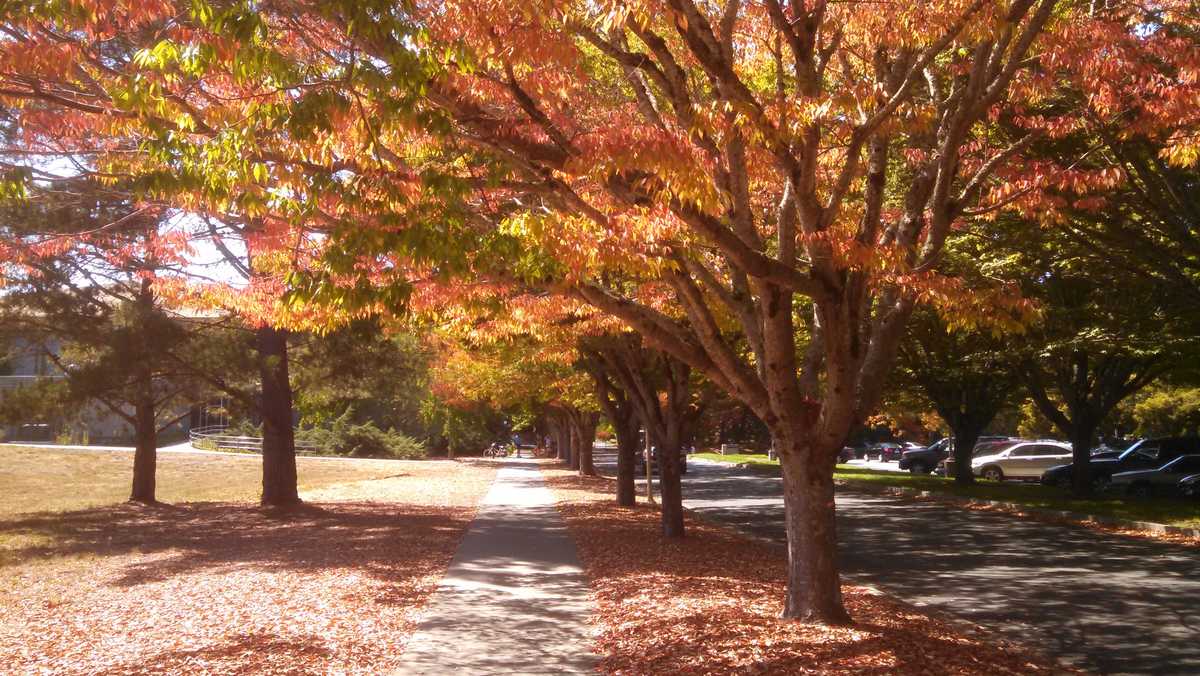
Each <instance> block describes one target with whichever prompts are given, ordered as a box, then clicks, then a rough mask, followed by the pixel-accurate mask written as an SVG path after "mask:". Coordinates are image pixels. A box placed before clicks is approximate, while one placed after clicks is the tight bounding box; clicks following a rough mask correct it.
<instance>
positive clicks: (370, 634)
mask: <svg viewBox="0 0 1200 676" xmlns="http://www.w3.org/2000/svg"><path fill="white" fill-rule="evenodd" d="M131 462H132V456H131V454H130V453H90V452H77V453H74V452H64V451H50V450H46V449H13V448H3V449H0V487H3V490H4V491H5V495H4V498H2V499H0V505H3V513H0V664H3V665H4V668H3V669H0V671H4V672H12V673H71V674H77V673H151V674H155V673H260V674H261V673H280V674H282V673H288V674H293V673H296V674H326V673H377V672H391V671H394V670H395V669H397V668H398V667H399V666H400V665H401V663H402V659H403V658H402V653H403V650H404V647H405V645H406V643H407V641H408V638H409V636H410V635H411V633H412V631H413V629H414V628H415V626H416V620H417V613H418V612H419V611H420V608H421V607H422V606H423V604H424V603H425V601H426V599H427V598H428V597H429V595H430V593H431V592H432V591H433V589H434V588H435V587H436V585H437V582H438V580H439V579H440V578H441V577H442V575H443V574H444V572H445V569H446V566H447V565H448V564H449V562H450V558H451V557H452V556H453V553H454V551H455V549H456V548H457V546H458V542H459V540H460V538H461V536H462V533H463V531H464V530H465V528H466V526H467V525H468V524H469V523H470V521H471V519H472V518H473V516H474V513H475V508H476V505H477V504H478V501H479V499H480V498H481V497H482V496H483V495H484V493H485V492H486V491H487V489H488V487H489V486H490V484H491V481H492V478H493V476H494V469H493V467H492V466H490V465H487V464H486V463H469V462H450V461H422V462H412V461H387V460H350V461H328V460H317V459H304V458H302V459H301V460H300V463H299V474H300V477H301V486H302V490H301V494H302V496H303V497H304V499H305V501H306V504H305V505H303V506H301V507H298V508H293V509H286V510H279V509H262V508H260V507H258V505H257V500H258V489H259V482H260V481H261V476H260V467H261V465H260V461H259V459H257V458H254V457H245V458H242V457H228V456H215V455H196V454H186V455H183V454H180V455H176V454H161V455H160V456H159V463H160V464H159V482H160V483H159V485H160V487H161V488H160V495H161V497H162V499H164V500H167V501H171V502H172V503H173V504H170V505H163V506H154V507H144V506H138V505H131V504H127V503H125V502H124V499H125V496H126V494H127V491H128V486H127V482H128V480H129V471H130V463H131ZM18 512H20V513H18Z"/></svg>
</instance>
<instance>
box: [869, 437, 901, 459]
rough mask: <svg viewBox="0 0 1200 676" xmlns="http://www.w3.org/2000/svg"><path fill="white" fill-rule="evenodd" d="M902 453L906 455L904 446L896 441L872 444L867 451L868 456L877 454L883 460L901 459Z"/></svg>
mask: <svg viewBox="0 0 1200 676" xmlns="http://www.w3.org/2000/svg"><path fill="white" fill-rule="evenodd" d="M902 455H904V447H903V446H901V445H900V444H898V443H896V442H894V441H881V442H879V443H877V444H871V448H870V449H869V450H868V451H867V457H868V458H870V457H871V456H875V457H877V458H879V459H880V460H881V461H883V462H891V461H893V460H899V459H900V457H901V456H902Z"/></svg>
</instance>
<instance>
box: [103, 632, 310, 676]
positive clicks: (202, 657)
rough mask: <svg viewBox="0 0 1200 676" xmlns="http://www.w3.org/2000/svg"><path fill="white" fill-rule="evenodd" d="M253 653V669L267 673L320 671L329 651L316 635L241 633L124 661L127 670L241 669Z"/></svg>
mask: <svg viewBox="0 0 1200 676" xmlns="http://www.w3.org/2000/svg"><path fill="white" fill-rule="evenodd" d="M248 654H253V655H255V657H256V662H255V664H254V669H255V671H257V672H259V673H267V672H272V671H278V672H280V673H284V672H286V673H291V674H296V673H324V669H323V668H321V665H322V664H324V663H325V661H326V660H328V659H329V658H330V657H331V656H332V655H333V653H332V651H330V650H329V648H328V647H326V646H325V642H324V641H323V640H322V639H321V637H319V636H308V637H305V638H304V639H303V640H300V639H296V638H290V639H284V638H279V637H276V636H273V635H270V634H244V635H241V636H238V637H236V638H234V639H233V640H227V641H225V642H223V643H220V644H217V645H210V646H204V647H202V648H193V649H180V650H168V651H165V652H161V653H158V654H155V655H150V656H148V657H145V658H139V660H138V661H137V663H136V664H134V665H127V666H128V668H129V669H130V673H154V674H169V673H186V672H188V671H194V670H195V669H196V666H197V665H198V664H203V665H205V666H206V669H210V670H213V669H215V670H228V673H236V672H238V671H244V670H245V668H246V656H247V655H248Z"/></svg>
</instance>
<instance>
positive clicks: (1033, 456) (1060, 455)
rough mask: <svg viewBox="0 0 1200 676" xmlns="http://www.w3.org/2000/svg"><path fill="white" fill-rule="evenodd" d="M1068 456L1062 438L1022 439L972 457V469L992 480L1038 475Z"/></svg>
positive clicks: (1068, 450)
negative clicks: (987, 453) (1056, 439)
mask: <svg viewBox="0 0 1200 676" xmlns="http://www.w3.org/2000/svg"><path fill="white" fill-rule="evenodd" d="M1070 460H1071V446H1070V445H1068V444H1064V443H1063V442H1061V441H1022V442H1019V443H1016V444H1013V445H1011V446H1005V447H1004V448H1002V449H1001V450H1000V451H997V452H995V453H991V454H989V455H981V456H978V457H976V458H972V459H971V471H972V472H974V473H975V475H976V476H980V477H983V478H984V479H989V480H991V481H1003V480H1005V479H1040V478H1041V477H1042V473H1043V472H1045V471H1046V470H1048V469H1050V468H1051V467H1054V466H1055V465H1061V464H1063V463H1065V462H1070Z"/></svg>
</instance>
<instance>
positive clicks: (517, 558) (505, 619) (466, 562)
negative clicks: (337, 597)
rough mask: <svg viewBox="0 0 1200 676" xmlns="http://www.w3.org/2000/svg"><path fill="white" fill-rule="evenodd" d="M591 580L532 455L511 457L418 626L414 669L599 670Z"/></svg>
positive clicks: (409, 657) (411, 649)
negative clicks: (591, 617) (594, 651)
mask: <svg viewBox="0 0 1200 676" xmlns="http://www.w3.org/2000/svg"><path fill="white" fill-rule="evenodd" d="M592 611H593V607H592V604H591V600H590V598H589V596H588V585H587V580H586V579H585V578H584V576H583V570H582V568H581V567H580V565H579V558H578V556H577V555H576V552H575V544H574V542H572V540H571V538H570V536H569V534H568V533H567V530H566V524H565V523H564V522H563V520H562V518H561V517H560V516H559V515H558V511H557V510H556V509H555V507H554V496H553V495H552V494H551V492H550V490H549V489H548V488H546V486H545V484H544V483H543V482H542V477H541V473H540V472H539V471H538V468H537V464H536V463H535V461H532V460H524V461H522V460H517V459H509V460H507V461H506V462H505V463H504V467H503V469H501V470H500V471H499V472H498V473H497V476H496V483H495V484H493V486H492V489H491V490H490V491H489V492H488V494H487V496H486V497H485V498H484V500H483V504H482V505H481V507H480V510H479V515H478V516H476V517H475V521H473V522H472V523H471V527H470V529H468V531H467V534H466V537H464V538H463V541H462V544H461V545H459V548H458V553H457V554H455V556H454V560H453V561H452V562H451V563H450V569H449V570H448V571H447V573H446V577H445V579H443V580H442V582H441V584H440V585H438V589H437V591H436V592H435V593H434V596H433V599H431V601H430V605H429V607H428V608H427V609H426V612H425V617H424V619H423V620H422V622H421V623H420V625H419V626H418V628H417V633H416V634H415V635H414V636H413V638H412V640H411V641H410V642H409V645H408V648H407V649H406V650H405V652H404V657H405V664H406V669H405V670H404V671H403V672H402V673H407V674H439V675H441V674H456V675H457V674H575V673H580V674H582V673H592V672H593V670H594V665H595V659H596V658H595V656H594V655H592V654H591V647H592V639H593V636H592V631H591V628H590V626H589V625H588V623H587V617H588V614H589V613H591V612H592Z"/></svg>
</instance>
